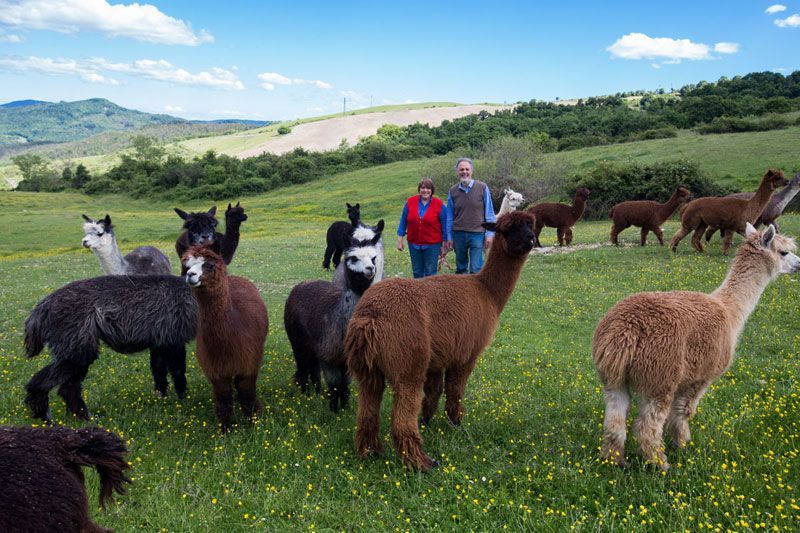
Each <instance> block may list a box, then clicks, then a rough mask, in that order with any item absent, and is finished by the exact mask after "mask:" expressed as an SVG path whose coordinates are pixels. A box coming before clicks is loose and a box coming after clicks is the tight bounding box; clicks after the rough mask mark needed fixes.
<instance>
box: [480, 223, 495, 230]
mask: <svg viewBox="0 0 800 533" xmlns="http://www.w3.org/2000/svg"><path fill="white" fill-rule="evenodd" d="M481 226H483V229H485V230H487V231H497V224H496V223H495V222H484V223H483V224H481Z"/></svg>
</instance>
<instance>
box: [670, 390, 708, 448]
mask: <svg viewBox="0 0 800 533" xmlns="http://www.w3.org/2000/svg"><path fill="white" fill-rule="evenodd" d="M708 385H709V384H708V383H693V384H692V385H690V386H688V387H687V388H685V389H684V390H682V391H679V392H678V394H676V396H675V401H673V402H672V409H671V410H670V413H669V418H668V419H667V425H668V427H669V434H670V437H671V438H672V443H673V444H674V445H675V447H677V448H683V447H684V446H685V445H686V443H687V442H689V441H690V440H691V438H692V434H691V431H690V430H689V420H690V419H691V418H692V417H693V416H694V414H695V413H696V412H697V404H698V403H700V398H702V397H703V395H704V394H705V393H706V390H708Z"/></svg>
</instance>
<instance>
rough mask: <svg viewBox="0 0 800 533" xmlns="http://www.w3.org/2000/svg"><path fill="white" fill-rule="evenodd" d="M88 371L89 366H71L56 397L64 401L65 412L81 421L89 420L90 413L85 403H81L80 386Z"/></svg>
mask: <svg viewBox="0 0 800 533" xmlns="http://www.w3.org/2000/svg"><path fill="white" fill-rule="evenodd" d="M88 371H89V365H81V366H78V365H73V366H72V368H70V371H69V377H68V378H67V381H65V382H64V383H62V384H61V386H60V387H58V395H59V396H61V398H63V399H64V405H66V407H67V411H69V412H70V413H72V414H73V415H75V416H77V417H78V418H80V419H82V420H89V419H90V418H91V416H92V415H91V413H90V412H89V408H88V407H86V403H85V402H84V401H83V395H82V384H83V380H84V379H86V373H87V372H88Z"/></svg>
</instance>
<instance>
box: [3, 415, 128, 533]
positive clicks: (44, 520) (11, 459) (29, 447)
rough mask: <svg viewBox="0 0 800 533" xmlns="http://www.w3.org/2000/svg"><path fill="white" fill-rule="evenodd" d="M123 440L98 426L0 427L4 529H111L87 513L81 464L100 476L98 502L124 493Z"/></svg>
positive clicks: (125, 450)
mask: <svg viewBox="0 0 800 533" xmlns="http://www.w3.org/2000/svg"><path fill="white" fill-rule="evenodd" d="M127 452H128V450H127V448H126V447H125V441H123V440H122V439H121V438H120V437H119V436H117V435H115V434H114V433H110V432H108V431H106V430H105V429H101V428H97V427H87V428H80V429H69V428H64V427H56V428H28V427H0V487H2V494H3V496H2V502H3V503H2V505H0V531H3V532H7V533H13V532H23V531H24V532H32V531H76V532H77V531H80V532H86V533H92V532H101V531H109V530H107V529H104V528H102V527H100V526H98V525H97V524H95V523H94V522H92V520H91V518H90V516H89V499H88V497H87V496H86V488H85V486H84V477H83V471H82V470H81V467H82V466H92V467H94V468H96V469H97V473H98V474H99V475H100V505H101V506H103V507H105V504H106V503H107V502H108V501H110V500H111V499H112V494H113V491H117V492H118V493H120V494H124V493H125V485H124V483H130V481H131V480H130V479H129V478H128V476H127V475H126V474H125V470H126V469H128V468H129V467H128V463H127V462H126V460H125V456H126V454H127Z"/></svg>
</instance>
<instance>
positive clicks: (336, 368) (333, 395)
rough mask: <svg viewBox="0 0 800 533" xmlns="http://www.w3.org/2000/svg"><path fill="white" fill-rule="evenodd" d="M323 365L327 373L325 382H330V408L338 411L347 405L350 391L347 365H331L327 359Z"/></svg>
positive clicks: (335, 411) (323, 370)
mask: <svg viewBox="0 0 800 533" xmlns="http://www.w3.org/2000/svg"><path fill="white" fill-rule="evenodd" d="M321 365H322V372H323V373H324V374H325V383H327V384H328V399H329V401H330V409H331V411H333V412H334V413H338V412H339V409H340V408H344V407H346V406H347V399H348V396H349V392H350V382H349V380H348V378H347V367H346V366H345V365H331V364H330V363H327V362H325V361H322V363H321Z"/></svg>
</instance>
